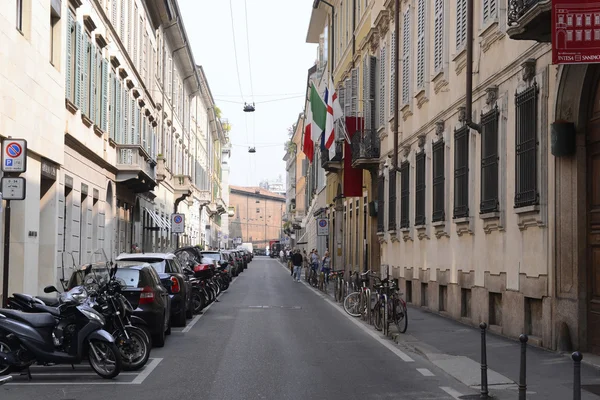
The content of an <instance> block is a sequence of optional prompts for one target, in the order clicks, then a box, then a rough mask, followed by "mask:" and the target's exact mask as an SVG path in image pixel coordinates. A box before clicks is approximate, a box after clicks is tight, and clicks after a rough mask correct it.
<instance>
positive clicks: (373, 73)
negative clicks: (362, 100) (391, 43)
mask: <svg viewBox="0 0 600 400" xmlns="http://www.w3.org/2000/svg"><path fill="white" fill-rule="evenodd" d="M376 97H377V57H375V56H369V105H368V107H369V110H370V113H371V116H370V120H371V121H370V124H371V129H372V130H374V129H375V128H376V127H377V126H376V124H377V120H376V118H377V117H376V115H377V114H376V107H375V105H376V101H375V98H376Z"/></svg>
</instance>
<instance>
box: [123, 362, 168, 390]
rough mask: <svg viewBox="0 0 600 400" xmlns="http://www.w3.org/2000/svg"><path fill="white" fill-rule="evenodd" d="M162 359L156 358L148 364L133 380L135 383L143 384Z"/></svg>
mask: <svg viewBox="0 0 600 400" xmlns="http://www.w3.org/2000/svg"><path fill="white" fill-rule="evenodd" d="M161 361H162V358H154V359H152V361H150V364H147V365H146V367H145V368H144V370H143V371H142V372H141V373H140V374H139V375H138V376H137V377H136V378H135V379H134V380H133V381H132V382H131V383H132V384H133V385H141V384H142V382H144V380H145V379H146V378H147V377H148V375H150V374H151V373H152V371H154V369H155V368H156V367H158V364H159V363H160V362H161Z"/></svg>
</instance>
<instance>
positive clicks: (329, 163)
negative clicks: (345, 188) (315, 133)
mask: <svg viewBox="0 0 600 400" xmlns="http://www.w3.org/2000/svg"><path fill="white" fill-rule="evenodd" d="M334 146H335V155H334V156H333V158H332V159H331V160H330V159H329V150H328V149H322V150H321V167H322V168H323V169H324V170H325V171H327V172H337V171H340V170H341V169H342V168H343V167H344V162H343V158H344V142H335V143H334Z"/></svg>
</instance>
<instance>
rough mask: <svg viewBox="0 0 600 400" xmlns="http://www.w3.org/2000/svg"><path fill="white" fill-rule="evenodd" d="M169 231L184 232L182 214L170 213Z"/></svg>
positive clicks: (183, 217) (183, 216)
mask: <svg viewBox="0 0 600 400" xmlns="http://www.w3.org/2000/svg"><path fill="white" fill-rule="evenodd" d="M171 233H185V215H184V214H171Z"/></svg>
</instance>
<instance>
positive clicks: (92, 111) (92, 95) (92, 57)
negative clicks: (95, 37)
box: [88, 44, 100, 125]
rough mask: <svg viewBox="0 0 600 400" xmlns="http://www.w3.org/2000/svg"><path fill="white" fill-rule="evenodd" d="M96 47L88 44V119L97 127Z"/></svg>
mask: <svg viewBox="0 0 600 400" xmlns="http://www.w3.org/2000/svg"><path fill="white" fill-rule="evenodd" d="M96 62H100V60H98V61H96V46H94V45H92V44H90V70H89V71H90V84H89V90H90V91H89V94H88V95H89V98H90V110H89V111H90V119H91V120H93V121H94V122H95V123H96V125H98V119H97V118H98V116H97V115H96V79H97V78H96Z"/></svg>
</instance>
